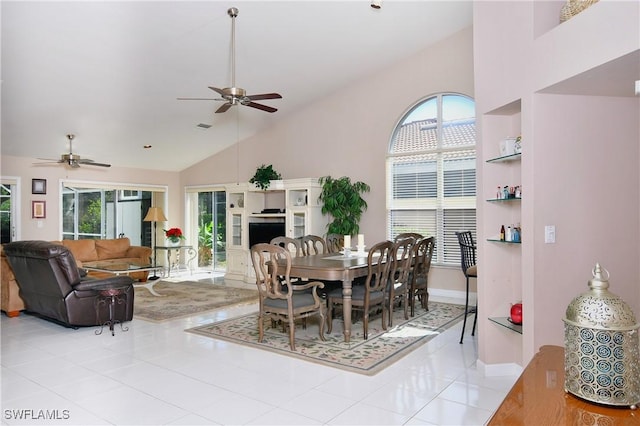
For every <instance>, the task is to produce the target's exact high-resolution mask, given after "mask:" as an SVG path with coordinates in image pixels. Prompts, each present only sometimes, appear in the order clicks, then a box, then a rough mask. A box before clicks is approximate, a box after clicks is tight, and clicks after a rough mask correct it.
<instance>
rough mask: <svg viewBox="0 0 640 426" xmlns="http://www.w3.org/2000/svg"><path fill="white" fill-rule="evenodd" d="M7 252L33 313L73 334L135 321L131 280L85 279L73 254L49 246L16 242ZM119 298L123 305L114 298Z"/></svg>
mask: <svg viewBox="0 0 640 426" xmlns="http://www.w3.org/2000/svg"><path fill="white" fill-rule="evenodd" d="M4 252H5V255H6V260H7V261H8V263H9V265H11V269H12V270H13V273H14V274H15V279H16V281H17V282H18V285H19V286H20V295H21V297H22V299H23V300H24V303H25V310H26V311H27V312H29V313H31V314H34V315H37V316H39V317H42V318H44V319H47V320H51V321H54V322H56V323H59V324H62V325H64V326H67V327H73V328H77V327H83V326H95V325H103V324H104V323H105V322H107V321H110V320H117V321H120V322H124V321H131V319H132V318H133V300H134V291H133V280H132V279H131V278H130V277H128V276H125V275H121V276H115V275H112V276H110V277H108V278H103V279H95V278H82V277H81V276H80V269H79V268H78V265H77V264H76V261H75V259H74V257H73V254H71V251H70V250H69V249H68V248H66V247H64V246H62V245H60V244H54V243H51V242H48V241H15V242H12V243H8V244H6V245H5V246H4ZM115 292H117V294H118V301H117V302H116V301H114V300H111V298H110V296H111V294H113V293H115ZM107 299H108V300H109V301H110V302H111V306H109V303H107ZM112 309H113V311H111V310H112Z"/></svg>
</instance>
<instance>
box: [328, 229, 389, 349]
mask: <svg viewBox="0 0 640 426" xmlns="http://www.w3.org/2000/svg"><path fill="white" fill-rule="evenodd" d="M392 251H393V243H392V242H391V241H383V242H379V243H377V244H375V245H374V246H373V247H371V248H370V249H369V254H368V256H367V277H366V279H365V281H364V284H363V285H354V286H353V288H352V294H351V307H352V309H354V310H361V311H362V312H363V315H362V328H363V333H364V339H365V340H366V339H368V338H369V312H370V311H371V310H372V308H374V307H375V308H378V307H381V308H382V329H383V330H386V329H387V324H386V318H385V317H386V315H387V312H388V310H387V303H386V298H385V290H386V287H387V282H388V280H389V273H390V271H391V266H392V259H393V258H392V256H393V254H392ZM327 303H328V306H329V310H328V314H327V320H328V322H329V329H328V332H329V333H331V329H332V326H333V310H334V308H335V306H336V305H342V304H343V299H342V289H335V290H332V291H331V292H330V293H329V295H328V297H327Z"/></svg>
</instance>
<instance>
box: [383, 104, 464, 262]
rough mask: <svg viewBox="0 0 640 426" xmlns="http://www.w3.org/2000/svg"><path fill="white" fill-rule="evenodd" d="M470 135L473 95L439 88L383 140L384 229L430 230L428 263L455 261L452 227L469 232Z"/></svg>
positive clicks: (457, 252) (393, 233) (456, 251)
mask: <svg viewBox="0 0 640 426" xmlns="http://www.w3.org/2000/svg"><path fill="white" fill-rule="evenodd" d="M440 114H441V115H440ZM475 138H476V131H475V103H474V102H473V100H472V99H470V98H467V97H466V96H462V95H456V94H443V95H438V96H434V97H432V98H429V99H428V100H426V101H424V102H422V103H421V104H419V105H417V106H416V107H415V108H413V109H412V110H411V111H410V112H409V113H408V114H407V115H406V116H405V117H404V119H403V120H401V124H399V125H398V127H397V128H396V129H395V132H394V135H393V139H392V141H391V144H390V146H389V154H390V155H389V157H388V158H387V173H388V175H387V208H388V219H389V223H388V230H389V232H388V235H389V237H391V238H393V237H395V236H396V235H397V234H399V233H402V232H419V233H421V234H423V235H433V236H436V252H435V257H434V263H439V264H443V263H444V264H455V265H459V264H460V249H459V246H458V240H457V237H456V235H455V232H456V231H462V230H465V231H466V230H470V231H471V232H472V233H474V234H475V227H476V211H475V205H476V152H475Z"/></svg>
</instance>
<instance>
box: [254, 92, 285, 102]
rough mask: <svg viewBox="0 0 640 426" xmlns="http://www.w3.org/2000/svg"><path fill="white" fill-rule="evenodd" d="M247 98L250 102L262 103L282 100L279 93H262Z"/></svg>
mask: <svg viewBox="0 0 640 426" xmlns="http://www.w3.org/2000/svg"><path fill="white" fill-rule="evenodd" d="M247 98H249V99H251V100H252V101H262V100H265V99H282V96H281V95H280V94H279V93H262V94H259V95H249V96H247Z"/></svg>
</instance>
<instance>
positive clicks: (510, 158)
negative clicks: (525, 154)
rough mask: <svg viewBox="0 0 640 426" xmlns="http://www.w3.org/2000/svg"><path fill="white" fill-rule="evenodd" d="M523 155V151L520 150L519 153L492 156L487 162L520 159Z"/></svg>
mask: <svg viewBox="0 0 640 426" xmlns="http://www.w3.org/2000/svg"><path fill="white" fill-rule="evenodd" d="M521 157H522V153H521V152H518V153H517V154H511V155H505V156H502V157H495V158H490V159H488V160H487V163H502V162H505V161H520V158H521Z"/></svg>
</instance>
